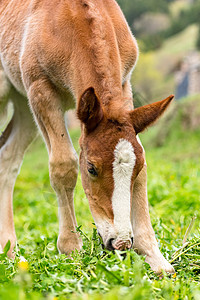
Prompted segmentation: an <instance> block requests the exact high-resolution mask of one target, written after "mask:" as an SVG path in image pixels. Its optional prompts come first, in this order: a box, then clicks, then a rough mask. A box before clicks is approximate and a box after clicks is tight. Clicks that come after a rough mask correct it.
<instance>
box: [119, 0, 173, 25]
mask: <svg viewBox="0 0 200 300" xmlns="http://www.w3.org/2000/svg"><path fill="white" fill-rule="evenodd" d="M117 2H118V3H119V5H120V7H121V8H122V10H123V12H124V14H125V16H126V19H127V21H128V23H129V25H130V26H132V24H133V21H134V20H136V19H137V18H139V17H140V16H141V15H142V14H144V13H145V12H165V13H166V12H168V3H167V1H166V0H117Z"/></svg>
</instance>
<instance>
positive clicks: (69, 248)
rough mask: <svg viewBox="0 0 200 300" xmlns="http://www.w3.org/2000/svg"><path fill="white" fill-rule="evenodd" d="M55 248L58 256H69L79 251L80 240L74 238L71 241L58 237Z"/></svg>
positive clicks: (80, 246)
mask: <svg viewBox="0 0 200 300" xmlns="http://www.w3.org/2000/svg"><path fill="white" fill-rule="evenodd" d="M57 248H58V251H59V253H60V254H66V255H67V256H70V254H71V253H72V252H73V251H75V250H78V251H79V250H81V248H82V241H81V239H80V238H75V239H74V240H72V239H71V238H70V239H69V238H63V237H58V241H57Z"/></svg>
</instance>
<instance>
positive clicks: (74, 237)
mask: <svg viewBox="0 0 200 300" xmlns="http://www.w3.org/2000/svg"><path fill="white" fill-rule="evenodd" d="M28 97H29V101H30V104H31V107H32V110H33V112H34V115H35V118H36V121H37V123H38V125H39V127H40V129H41V131H42V133H43V136H44V139H45V142H46V145H47V147H48V152H49V171H50V180H51V185H52V187H53V188H54V190H55V192H56V194H57V197H58V206H59V207H58V209H59V237H58V242H57V245H58V249H59V251H60V252H61V253H66V254H69V253H70V252H71V251H73V250H75V249H80V248H81V245H82V243H81V240H80V238H79V236H78V234H77V233H75V231H76V225H77V223H76V218H75V213H74V203H73V191H74V187H75V185H76V181H77V175H78V159H77V154H76V153H75V150H74V148H73V146H72V143H71V140H70V137H69V135H68V132H67V130H66V128H65V122H64V112H63V111H62V105H61V102H60V99H59V96H58V94H57V92H56V90H55V89H54V88H53V87H52V86H51V84H50V83H49V81H48V79H46V80H44V79H40V80H38V81H36V82H34V83H32V85H31V86H30V88H29V89H28Z"/></svg>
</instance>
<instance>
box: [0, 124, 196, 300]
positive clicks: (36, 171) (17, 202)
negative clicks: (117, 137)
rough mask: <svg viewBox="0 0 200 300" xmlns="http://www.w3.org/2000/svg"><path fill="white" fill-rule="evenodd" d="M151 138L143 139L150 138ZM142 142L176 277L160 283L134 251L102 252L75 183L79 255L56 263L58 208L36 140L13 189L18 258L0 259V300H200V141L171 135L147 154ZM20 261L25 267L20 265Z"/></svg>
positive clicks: (154, 210) (155, 215) (156, 216)
mask: <svg viewBox="0 0 200 300" xmlns="http://www.w3.org/2000/svg"><path fill="white" fill-rule="evenodd" d="M153 131H155V129H154V128H153V129H151V130H150V131H147V132H146V133H145V135H148V136H149V137H152V138H153V136H154V132H153ZM79 134H80V133H79V130H76V131H72V132H71V136H72V139H73V141H74V143H75V146H76V150H77V151H79V150H78V138H79ZM145 135H141V138H142V139H143V140H144V144H145V148H146V157H147V164H148V194H149V202H150V212H151V219H152V224H153V227H154V230H155V232H156V237H157V239H158V241H159V246H160V249H161V251H162V253H163V254H164V256H165V257H166V258H167V259H168V260H171V261H172V263H173V265H174V267H175V270H176V274H175V275H173V276H171V277H168V276H167V275H165V274H164V277H163V278H159V277H158V276H156V275H155V274H154V273H153V272H152V271H151V270H150V268H149V266H148V265H147V264H146V263H145V262H144V258H143V257H140V256H138V255H137V254H136V253H135V252H134V251H130V252H128V253H127V256H126V258H125V259H122V257H121V255H120V252H116V253H107V252H103V250H102V248H101V245H100V242H99V239H98V237H97V232H96V229H95V226H94V225H93V220H92V217H91V213H90V211H89V206H88V201H87V199H86V197H85V194H84V192H83V188H82V185H81V180H80V176H79V179H78V182H77V186H76V190H75V209H76V215H77V220H78V224H79V226H80V225H82V226H81V227H80V228H79V229H78V230H79V231H80V233H81V235H82V238H83V242H84V243H83V249H82V251H81V252H80V253H74V254H73V256H72V257H73V260H71V259H69V258H66V256H65V255H59V254H58V252H57V248H56V240H57V234H58V220H57V200H56V197H55V194H54V192H53V190H52V188H51V187H50V184H49V174H48V155H47V151H46V148H45V146H44V144H43V142H42V140H41V139H40V138H39V139H37V140H36V141H35V142H34V144H33V145H32V147H31V148H30V149H29V151H28V153H27V155H26V157H25V160H24V164H23V166H22V169H21V173H20V175H19V177H18V179H17V183H16V188H15V193H14V212H15V225H16V233H17V236H18V243H19V251H18V254H17V256H16V259H15V261H10V260H8V259H7V258H6V255H5V254H1V255H0V299H3V300H5V299H6V300H7V299H9V300H10V299H11V300H12V299H13V300H16V299H20V300H23V299H52V300H53V299H69V298H70V299H92V300H100V299H106V300H113V299H117V300H118V299H123V300H124V299H138V300H140V299H147V300H149V299H196V300H198V299H200V284H199V282H200V231H199V220H200V211H199V203H200V194H199V182H200V171H199V146H198V145H199V138H200V133H199V131H198V130H197V131H196V132H194V133H191V132H190V134H185V135H184V134H183V133H181V132H180V130H179V128H178V127H176V128H175V129H174V133H173V134H170V136H169V137H167V139H166V141H165V142H164V144H163V145H162V147H160V148H155V147H154V146H151V145H150V144H151V140H149V138H147V137H146V136H145ZM195 215H196V217H197V218H196V220H195V222H194V225H193V227H192V229H191V231H190V232H189V234H188V236H187V240H186V243H185V244H184V246H183V239H184V236H185V233H186V230H187V228H188V226H189V224H190V222H191V219H192V218H193V217H194V216H195ZM5 252H6V249H5ZM22 256H23V257H24V258H25V259H26V261H27V262H26V263H21V261H23V260H22ZM24 266H25V267H24Z"/></svg>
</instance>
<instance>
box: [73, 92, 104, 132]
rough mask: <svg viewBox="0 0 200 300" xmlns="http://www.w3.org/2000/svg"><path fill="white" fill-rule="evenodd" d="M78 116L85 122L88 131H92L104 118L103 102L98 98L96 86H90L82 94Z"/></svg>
mask: <svg viewBox="0 0 200 300" xmlns="http://www.w3.org/2000/svg"><path fill="white" fill-rule="evenodd" d="M77 116H78V118H79V120H80V121H81V122H82V123H84V124H85V127H86V129H87V130H88V131H92V130H93V129H95V127H96V126H97V125H98V123H99V122H100V121H101V120H102V118H103V110H102V107H101V103H100V101H99V99H98V98H97V96H96V94H95V91H94V88H93V87H90V88H88V89H87V90H86V91H85V92H84V93H83V95H82V96H81V98H80V100H79V103H78V109H77Z"/></svg>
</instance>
